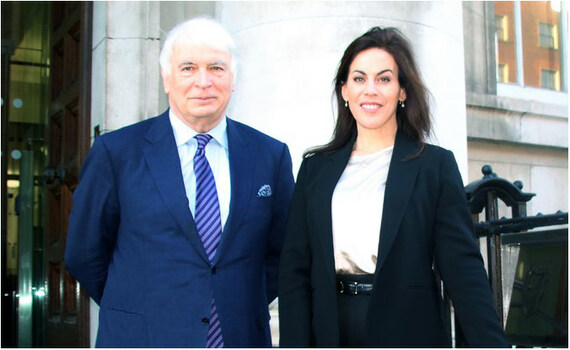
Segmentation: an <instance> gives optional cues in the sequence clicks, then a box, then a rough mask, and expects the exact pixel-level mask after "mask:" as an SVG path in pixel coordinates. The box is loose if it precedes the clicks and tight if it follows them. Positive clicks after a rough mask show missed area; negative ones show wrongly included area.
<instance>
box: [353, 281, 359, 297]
mask: <svg viewBox="0 0 570 350" xmlns="http://www.w3.org/2000/svg"><path fill="white" fill-rule="evenodd" d="M352 283H353V284H354V295H358V282H352Z"/></svg>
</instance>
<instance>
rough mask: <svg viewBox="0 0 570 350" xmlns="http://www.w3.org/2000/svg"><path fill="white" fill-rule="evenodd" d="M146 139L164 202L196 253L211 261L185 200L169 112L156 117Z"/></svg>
mask: <svg viewBox="0 0 570 350" xmlns="http://www.w3.org/2000/svg"><path fill="white" fill-rule="evenodd" d="M145 139H146V141H147V142H148V145H147V147H145V148H144V150H143V152H144V157H145V159H146V164H147V166H148V168H149V170H150V174H151V176H152V178H153V180H154V182H155V183H156V187H157V188H158V191H159V192H160V194H161V196H162V198H163V199H164V203H165V204H166V206H167V207H168V209H169V210H170V212H171V213H172V215H173V217H174V219H175V220H176V222H177V223H178V225H179V226H180V229H181V230H182V232H184V233H186V234H188V235H189V238H190V240H191V242H192V245H193V246H194V249H195V250H196V252H197V253H198V254H199V255H200V256H201V257H202V259H204V261H206V262H209V260H208V256H207V255H206V251H205V250H204V247H203V245H202V241H201V240H200V237H199V235H198V231H197V230H196V225H195V223H194V219H193V218H192V213H191V212H190V208H188V198H186V190H185V188H184V180H183V176H182V169H181V168H180V157H179V156H178V150H177V148H176V141H175V140H174V133H173V131H172V126H171V125H170V120H169V118H168V111H166V112H165V113H163V114H162V115H160V116H159V117H157V118H156V121H155V122H154V124H153V125H152V126H151V127H150V128H149V131H148V133H147V134H146V135H145Z"/></svg>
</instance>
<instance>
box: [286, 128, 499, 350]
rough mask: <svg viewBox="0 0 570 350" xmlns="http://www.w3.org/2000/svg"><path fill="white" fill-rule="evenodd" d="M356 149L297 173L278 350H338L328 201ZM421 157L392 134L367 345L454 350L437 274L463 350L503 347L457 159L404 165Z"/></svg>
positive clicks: (432, 151)
mask: <svg viewBox="0 0 570 350" xmlns="http://www.w3.org/2000/svg"><path fill="white" fill-rule="evenodd" d="M354 141H355V138H354V137H353V138H352V140H351V141H350V142H348V144H347V145H346V146H345V147H344V148H343V149H341V150H339V151H338V152H334V153H331V154H320V155H315V156H312V157H308V158H306V159H305V160H304V161H303V163H302V164H301V168H300V170H299V175H298V177H297V184H296V186H295V192H294V194H293V199H292V202H291V213H290V216H289V220H288V225H287V233H286V237H285V243H284V246H283V252H282V254H281V255H282V256H281V266H280V280H279V319H280V321H279V326H280V343H281V346H285V347H298V346H300V347H308V346H319V347H338V346H339V317H341V315H339V313H338V308H337V290H336V273H335V262H334V251H333V237H332V221H331V198H332V195H333V191H334V188H335V186H336V184H337V182H338V180H339V178H340V176H341V174H342V172H343V171H344V168H345V167H346V164H347V162H348V160H349V158H350V155H351V152H352V148H353V144H354ZM417 151H418V144H417V143H416V142H414V141H412V140H411V139H409V138H408V137H406V136H405V135H404V134H403V133H402V132H400V131H398V133H397V135H396V141H395V144H394V151H393V154H392V160H391V163H390V168H389V171H388V178H387V181H386V191H385V195H384V211H383V214H382V225H381V228H380V232H379V234H380V243H379V246H378V260H377V263H376V271H375V273H374V283H373V290H372V295H371V301H370V305H369V309H368V313H367V329H366V344H367V346H372V347H446V346H450V345H451V343H450V339H449V334H446V332H445V327H444V323H443V313H442V298H441V295H440V294H439V291H438V288H437V283H436V277H435V272H434V268H433V267H434V265H435V266H437V267H438V269H439V271H440V273H441V277H442V279H443V281H444V283H445V285H446V287H447V290H448V292H449V295H450V297H451V299H452V301H453V304H454V306H455V315H456V316H457V317H458V319H459V322H460V324H461V326H462V329H463V331H464V333H465V336H466V338H467V341H468V343H469V345H470V346H475V347H483V346H492V347H499V346H506V340H505V338H504V334H503V331H502V329H501V326H500V325H499V322H498V317H497V314H496V313H495V310H494V308H493V304H492V299H491V291H490V287H489V281H488V279H487V276H486V274H485V269H484V266H483V261H482V258H481V254H480V252H479V247H478V246H477V244H476V243H475V239H474V237H475V236H474V234H473V223H472V219H471V215H470V213H469V210H468V207H467V200H466V195H465V191H464V189H463V184H462V181H461V177H460V174H459V171H458V169H457V165H456V163H455V159H454V157H453V154H452V153H451V152H450V151H447V150H444V149H442V148H439V147H436V146H432V145H426V148H425V149H424V151H423V152H422V153H421V154H420V155H419V156H417V157H412V158H410V156H412V155H414V154H416V153H417ZM354 234H355V236H356V235H358V223H355V232H354Z"/></svg>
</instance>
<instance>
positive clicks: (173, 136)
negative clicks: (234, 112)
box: [65, 18, 293, 347]
mask: <svg viewBox="0 0 570 350" xmlns="http://www.w3.org/2000/svg"><path fill="white" fill-rule="evenodd" d="M234 47H235V45H234V42H233V40H232V38H231V37H230V35H229V34H228V33H227V32H226V31H225V30H224V29H223V28H222V27H221V26H220V25H219V24H218V23H217V22H215V21H213V20H211V19H207V18H197V19H192V20H189V21H186V22H184V23H181V24H179V25H178V26H176V27H175V28H174V29H173V30H172V31H171V32H170V33H169V34H168V36H167V38H166V41H165V43H164V47H163V49H162V52H161V54H160V65H161V73H162V79H163V85H164V91H165V92H166V93H167V94H168V102H169V106H170V109H169V110H167V111H166V112H164V113H163V114H162V115H160V116H157V117H155V118H151V119H148V120H145V121H142V122H139V123H137V124H134V125H131V126H128V127H125V128H123V129H121V130H117V131H114V132H110V133H108V134H105V135H102V136H101V137H99V138H98V139H97V140H95V143H94V144H93V147H92V149H91V151H90V152H89V154H88V156H87V158H86V160H85V163H84V165H83V169H82V173H81V177H80V181H79V186H78V187H77V189H76V190H75V193H74V195H73V210H72V213H71V216H70V220H69V233H68V238H67V247H66V252H65V262H66V267H67V269H68V270H69V271H70V272H71V274H72V275H73V276H74V277H75V278H76V279H77V280H78V281H79V283H80V284H81V285H82V286H83V287H84V288H85V290H86V291H87V292H88V293H89V295H90V296H91V297H92V298H93V299H94V300H95V302H97V304H99V305H100V314H99V331H98V336H97V346H101V347H224V346H225V347H269V346H271V337H270V330H269V312H268V304H269V303H270V302H271V301H272V300H273V299H275V297H276V296H277V269H278V262H279V254H280V250H281V245H282V241H283V232H284V226H285V225H284V222H285V219H286V216H287V212H288V209H289V201H290V198H291V194H292V189H293V176H292V170H291V156H290V154H289V150H288V148H287V146H286V145H285V144H284V143H281V142H279V141H277V140H275V139H273V138H271V137H269V136H267V135H264V134H262V133H261V132H259V131H256V130H254V129H252V128H250V127H248V126H246V125H243V124H241V123H238V122H236V121H234V120H232V119H230V118H228V117H226V115H225V111H226V107H227V105H228V102H229V100H230V96H231V92H232V90H233V85H234V72H235V66H236V62H235V55H234Z"/></svg>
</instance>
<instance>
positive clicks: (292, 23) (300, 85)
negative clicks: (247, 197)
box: [216, 1, 467, 179]
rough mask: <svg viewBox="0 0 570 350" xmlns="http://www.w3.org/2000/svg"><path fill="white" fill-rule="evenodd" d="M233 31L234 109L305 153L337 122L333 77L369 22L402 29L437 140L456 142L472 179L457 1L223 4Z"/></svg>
mask: <svg viewBox="0 0 570 350" xmlns="http://www.w3.org/2000/svg"><path fill="white" fill-rule="evenodd" d="M216 5H217V8H216V16H217V17H218V19H219V20H220V21H221V22H222V23H223V24H224V25H225V26H226V27H227V28H228V29H229V30H230V32H232V34H233V35H234V37H235V38H236V41H237V45H238V51H239V54H240V57H239V62H240V63H239V68H238V69H239V72H238V75H237V80H236V91H235V92H234V95H233V97H232V101H231V102H230V108H229V115H230V116H233V117H234V118H236V119H238V120H241V121H244V122H245V123H247V124H250V125H252V126H254V127H256V128H258V129H260V130H262V131H264V132H266V133H268V134H270V135H272V136H274V137H276V138H278V139H280V140H282V141H285V142H287V143H288V144H289V146H290V149H291V152H292V156H293V163H294V168H295V170H296V169H297V167H298V166H299V165H300V162H301V153H302V152H303V151H304V150H305V149H306V148H308V147H311V146H315V145H319V144H323V143H326V142H327V141H328V140H329V137H330V136H331V134H332V130H333V127H334V120H335V119H334V117H333V110H334V109H335V106H334V105H333V102H332V101H333V100H332V91H333V85H332V81H333V78H334V75H335V71H336V68H337V65H338V62H339V60H340V58H341V56H342V53H343V51H344V49H345V48H346V46H348V44H349V43H350V42H351V41H352V40H354V39H355V38H356V37H357V36H359V35H361V34H362V33H364V32H365V31H366V30H368V29H369V28H370V27H372V26H394V27H398V28H399V29H400V30H401V31H402V32H403V33H404V34H405V35H406V36H407V37H408V38H409V39H410V41H411V42H412V44H413V48H414V51H415V54H416V58H417V61H418V63H419V67H420V70H421V72H422V75H423V78H424V80H425V82H426V84H427V86H428V88H429V89H430V91H431V93H432V94H433V97H434V103H433V117H434V121H435V130H434V131H435V138H434V140H432V141H434V142H435V143H438V144H440V145H442V146H443V147H446V148H449V149H452V150H453V151H454V153H455V156H456V158H457V160H458V163H459V167H460V169H461V171H462V173H463V174H464V179H466V174H467V137H466V112H465V73H464V72H465V71H464V56H463V50H464V48H463V26H462V24H463V22H462V5H461V3H460V2H458V3H454V2H399V1H398V2H383V1H380V2H358V1H347V2H342V1H333V2H301V1H299V2H297V1H277V2H273V1H272V2H220V3H216Z"/></svg>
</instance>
